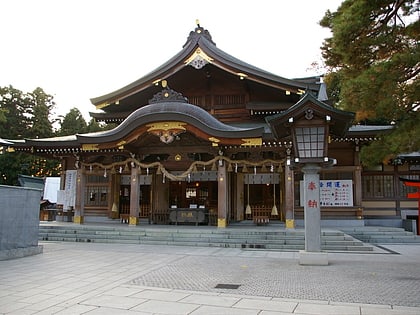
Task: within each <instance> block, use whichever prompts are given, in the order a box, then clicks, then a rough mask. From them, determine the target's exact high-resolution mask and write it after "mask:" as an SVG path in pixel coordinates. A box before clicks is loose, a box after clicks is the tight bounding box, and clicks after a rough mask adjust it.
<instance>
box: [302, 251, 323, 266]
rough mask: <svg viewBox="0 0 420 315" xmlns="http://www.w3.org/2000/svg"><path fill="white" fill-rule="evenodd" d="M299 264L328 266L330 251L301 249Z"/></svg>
mask: <svg viewBox="0 0 420 315" xmlns="http://www.w3.org/2000/svg"><path fill="white" fill-rule="evenodd" d="M299 265H311V266H327V265H328V253H326V252H307V251H305V250H300V251H299Z"/></svg>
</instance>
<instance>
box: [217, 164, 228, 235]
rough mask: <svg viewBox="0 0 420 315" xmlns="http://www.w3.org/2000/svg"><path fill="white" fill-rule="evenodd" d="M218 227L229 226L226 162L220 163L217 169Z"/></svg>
mask: <svg viewBox="0 0 420 315" xmlns="http://www.w3.org/2000/svg"><path fill="white" fill-rule="evenodd" d="M217 188H218V189H217V227H219V228H225V227H226V226H227V178H226V163H225V162H223V165H219V167H218V171H217Z"/></svg>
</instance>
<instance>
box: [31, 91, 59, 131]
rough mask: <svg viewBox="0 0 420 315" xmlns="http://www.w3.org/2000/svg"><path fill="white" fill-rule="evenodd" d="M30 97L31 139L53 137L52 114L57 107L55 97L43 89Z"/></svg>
mask: <svg viewBox="0 0 420 315" xmlns="http://www.w3.org/2000/svg"><path fill="white" fill-rule="evenodd" d="M28 96H29V97H30V98H31V100H32V106H31V114H32V115H31V122H32V128H31V137H32V138H47V137H51V136H53V128H52V123H51V117H50V116H51V112H52V110H53V108H54V106H55V103H54V100H53V97H52V96H51V95H48V94H46V93H45V92H44V91H43V90H42V89H41V88H39V87H38V88H36V89H35V90H34V91H33V92H32V93H29V94H28Z"/></svg>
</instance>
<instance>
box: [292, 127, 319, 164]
mask: <svg viewBox="0 0 420 315" xmlns="http://www.w3.org/2000/svg"><path fill="white" fill-rule="evenodd" d="M295 132H296V142H297V148H298V153H299V157H300V158H322V157H324V145H325V143H324V142H325V127H324V126H316V127H297V128H296V129H295Z"/></svg>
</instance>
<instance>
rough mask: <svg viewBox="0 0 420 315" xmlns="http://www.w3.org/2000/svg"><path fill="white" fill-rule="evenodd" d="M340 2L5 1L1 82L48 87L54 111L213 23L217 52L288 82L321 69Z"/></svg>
mask: <svg viewBox="0 0 420 315" xmlns="http://www.w3.org/2000/svg"><path fill="white" fill-rule="evenodd" d="M342 1H343V0H294V1H287V0H259V1H255V0H212V1H193V0H158V1H141V0H2V1H1V2H0V12H1V18H0V29H1V30H2V32H1V33H2V34H1V37H0V38H1V45H0V86H9V85H12V86H13V87H14V88H16V89H19V90H21V91H23V92H32V91H33V90H34V89H35V88H37V87H41V88H42V89H43V90H44V91H45V92H46V93H48V94H51V95H53V96H54V100H55V102H56V108H55V115H65V114H66V113H68V112H69V110H70V109H71V108H73V107H77V108H78V109H79V110H80V111H81V112H82V114H83V116H84V117H85V119H86V120H89V119H90V117H89V112H92V111H96V109H95V106H94V105H92V103H91V102H90V99H91V98H94V97H98V96H102V95H104V94H107V93H110V92H113V91H115V90H117V89H119V88H122V87H124V86H126V85H127V84H129V83H131V82H133V81H135V80H137V79H139V78H141V77H143V76H144V75H146V74H148V73H149V72H151V71H153V70H154V69H156V68H157V67H159V66H160V65H161V64H163V63H164V62H166V61H167V60H168V59H170V58H171V57H172V56H174V55H175V54H177V53H178V52H179V51H180V50H181V49H182V46H183V45H184V44H185V42H186V40H187V37H188V35H189V33H190V31H193V30H194V28H195V27H196V20H197V19H198V20H199V22H200V25H201V26H202V27H204V28H205V29H207V30H208V31H209V32H210V34H211V36H212V39H213V41H214V42H215V43H216V45H217V47H218V48H219V49H222V50H223V51H225V52H226V53H228V54H230V55H232V56H234V57H236V58H239V59H240V60H242V61H244V62H247V63H249V64H252V65H254V66H257V67H259V68H261V69H263V70H266V71H269V72H272V73H274V74H276V75H279V76H282V77H285V78H298V77H305V76H311V75H315V74H320V72H319V70H314V69H310V68H311V64H312V62H314V61H316V62H319V63H320V62H321V51H320V46H321V45H322V42H323V40H324V39H325V38H327V37H330V36H331V34H330V32H329V30H328V29H324V28H322V27H321V26H319V21H320V20H321V19H322V17H323V16H324V13H325V12H326V10H327V9H329V10H331V11H335V10H336V9H337V8H338V6H339V5H340V4H341V2H342Z"/></svg>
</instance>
